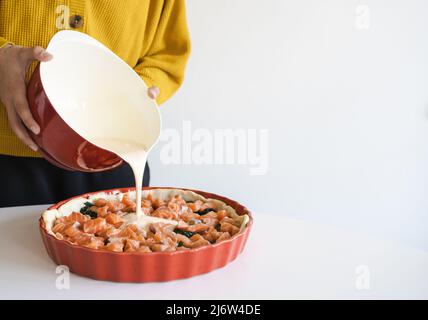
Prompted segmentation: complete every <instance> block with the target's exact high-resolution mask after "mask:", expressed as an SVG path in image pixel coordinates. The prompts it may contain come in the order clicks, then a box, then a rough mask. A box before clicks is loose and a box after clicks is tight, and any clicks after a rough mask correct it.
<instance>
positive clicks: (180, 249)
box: [175, 246, 190, 251]
mask: <svg viewBox="0 0 428 320" xmlns="http://www.w3.org/2000/svg"><path fill="white" fill-rule="evenodd" d="M175 250H177V251H185V250H190V248H188V247H185V246H181V247H177V248H176V249H175Z"/></svg>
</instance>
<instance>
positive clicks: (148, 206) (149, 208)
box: [141, 199, 154, 214]
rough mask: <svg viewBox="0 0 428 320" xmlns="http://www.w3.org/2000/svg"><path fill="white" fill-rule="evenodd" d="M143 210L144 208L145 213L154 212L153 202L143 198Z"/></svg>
mask: <svg viewBox="0 0 428 320" xmlns="http://www.w3.org/2000/svg"><path fill="white" fill-rule="evenodd" d="M141 210H143V212H144V214H150V213H152V212H153V210H154V209H153V207H152V202H151V201H150V200H147V199H141Z"/></svg>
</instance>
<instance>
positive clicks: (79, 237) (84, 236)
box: [70, 232, 104, 246]
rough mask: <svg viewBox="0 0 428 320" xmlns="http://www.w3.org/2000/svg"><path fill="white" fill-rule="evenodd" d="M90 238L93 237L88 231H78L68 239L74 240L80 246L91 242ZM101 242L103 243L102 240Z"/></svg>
mask: <svg viewBox="0 0 428 320" xmlns="http://www.w3.org/2000/svg"><path fill="white" fill-rule="evenodd" d="M92 238H93V236H92V235H90V234H88V233H84V232H79V233H77V234H76V235H75V236H74V237H72V238H71V239H70V240H71V241H73V242H75V243H76V244H78V245H80V246H84V245H86V244H88V243H89V242H91V240H92ZM103 244H104V242H103Z"/></svg>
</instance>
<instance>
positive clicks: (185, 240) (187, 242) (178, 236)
mask: <svg viewBox="0 0 428 320" xmlns="http://www.w3.org/2000/svg"><path fill="white" fill-rule="evenodd" d="M175 237H176V239H177V242H178V243H180V242H181V243H182V244H183V246H185V247H190V246H191V245H192V240H190V239H189V238H187V237H186V236H185V235H182V234H179V233H177V234H176V235H175Z"/></svg>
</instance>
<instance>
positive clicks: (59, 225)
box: [52, 222, 67, 233]
mask: <svg viewBox="0 0 428 320" xmlns="http://www.w3.org/2000/svg"><path fill="white" fill-rule="evenodd" d="M66 228H67V224H65V223H62V222H60V223H56V224H55V225H54V226H53V227H52V232H53V233H63V232H64V230H65V229H66Z"/></svg>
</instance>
